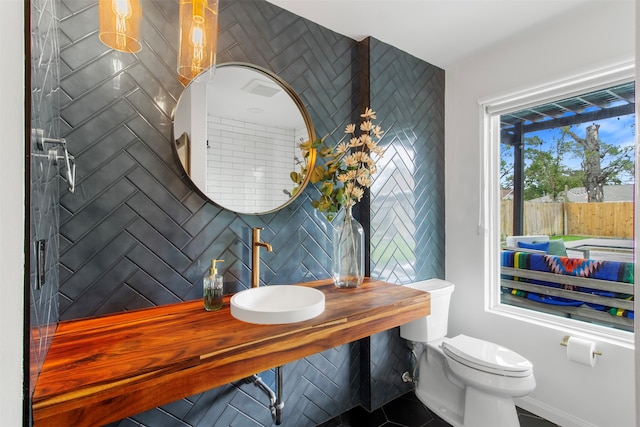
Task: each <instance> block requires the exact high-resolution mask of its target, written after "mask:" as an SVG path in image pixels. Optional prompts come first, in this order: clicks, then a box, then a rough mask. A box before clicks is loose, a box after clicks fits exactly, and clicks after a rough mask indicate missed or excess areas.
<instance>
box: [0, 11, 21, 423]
mask: <svg viewBox="0 0 640 427" xmlns="http://www.w3.org/2000/svg"><path fill="white" fill-rule="evenodd" d="M23 9H24V2H22V1H21V0H1V1H0V58H2V67H0V93H2V97H0V129H2V133H0V145H2V154H3V157H4V159H5V161H4V162H3V165H2V167H1V168H0V203H1V204H0V236H1V237H0V242H1V243H0V244H1V246H0V271H2V298H0V384H2V386H1V387H0V414H2V415H1V416H2V425H3V426H8V427H14V426H20V425H22V381H23V378H22V377H23V376H22V373H23V372H22V349H23V341H22V337H23V328H22V325H23V314H22V313H23V305H24V302H23V288H24V215H25V210H24V194H25V191H24V176H25V170H24V84H25V82H24V43H23V38H22V34H23V31H24V28H23V21H24V19H23Z"/></svg>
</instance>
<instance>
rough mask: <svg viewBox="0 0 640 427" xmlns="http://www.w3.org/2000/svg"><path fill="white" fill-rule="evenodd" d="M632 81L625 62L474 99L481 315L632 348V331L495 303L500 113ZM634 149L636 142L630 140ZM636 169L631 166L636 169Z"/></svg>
mask: <svg viewBox="0 0 640 427" xmlns="http://www.w3.org/2000/svg"><path fill="white" fill-rule="evenodd" d="M634 80H635V64H634V62H633V61H627V62H623V63H620V64H616V65H613V66H610V67H607V68H602V69H598V70H594V71H592V72H588V73H584V74H579V75H575V76H572V77H569V78H565V79H562V80H557V81H555V82H550V83H548V84H544V85H540V86H537V87H533V88H530V89H526V90H522V91H518V92H513V93H509V94H506V95H501V96H496V97H491V98H486V99H480V100H479V101H478V102H479V104H480V123H481V127H482V134H481V135H482V138H481V148H482V150H481V153H483V158H482V159H481V162H482V164H481V168H480V171H481V180H480V186H481V188H480V211H481V212H480V221H481V224H480V226H481V228H482V229H484V231H485V233H484V237H485V239H484V254H485V259H484V262H485V280H484V283H485V311H487V312H489V313H493V314H496V315H499V316H505V317H509V318H513V319H518V320H522V321H525V322H529V323H533V324H536V325H540V326H543V327H547V328H550V329H555V330H561V331H564V332H567V333H581V334H583V335H586V336H593V337H594V338H598V339H600V340H603V341H609V342H612V343H615V344H618V345H621V346H624V347H628V348H633V340H634V333H633V332H628V331H623V330H619V329H615V328H610V327H606V326H600V325H596V324H591V323H588V322H583V321H580V320H574V319H569V318H564V317H561V316H556V315H552V314H547V313H542V312H537V311H534V310H529V309H525V308H521V307H516V306H512V305H508V304H502V303H501V302H500V185H499V173H498V172H499V167H500V120H499V119H500V115H501V114H506V113H509V112H513V111H518V110H522V109H524V108H527V107H531V106H534V105H540V104H545V103H548V102H552V101H556V100H560V99H565V98H570V97H572V96H576V95H579V94H582V93H588V92H593V91H596V90H598V89H602V88H606V87H611V86H614V85H616V84H620V83H626V82H630V81H634ZM636 150H638V144H637V142H636ZM637 166H638V165H636V167H637ZM636 238H638V237H636Z"/></svg>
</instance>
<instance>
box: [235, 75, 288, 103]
mask: <svg viewBox="0 0 640 427" xmlns="http://www.w3.org/2000/svg"><path fill="white" fill-rule="evenodd" d="M242 90H244V91H246V92H249V93H252V94H254V95H258V96H264V97H265V98H271V97H272V96H275V95H277V94H278V93H280V91H281V90H282V89H280V87H278V86H276V85H273V84H271V83H269V82H265V81H264V80H258V79H253V80H251V81H250V82H249V83H247V84H246V85H245V86H244V87H243V88H242Z"/></svg>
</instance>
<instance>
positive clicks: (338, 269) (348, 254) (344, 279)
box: [331, 207, 364, 288]
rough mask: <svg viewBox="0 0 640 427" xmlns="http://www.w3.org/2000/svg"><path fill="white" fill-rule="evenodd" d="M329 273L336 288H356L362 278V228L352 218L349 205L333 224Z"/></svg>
mask: <svg viewBox="0 0 640 427" xmlns="http://www.w3.org/2000/svg"><path fill="white" fill-rule="evenodd" d="M332 243H333V258H332V262H331V274H332V276H333V283H334V284H335V285H336V286H337V287H338V288H357V287H359V286H360V285H361V284H362V280H363V279H364V229H363V228H362V225H361V224H360V223H359V222H358V221H356V220H355V219H354V218H353V215H352V213H351V207H349V208H347V209H346V211H345V214H344V218H343V219H342V220H339V221H338V222H337V223H336V224H334V228H333V242H332Z"/></svg>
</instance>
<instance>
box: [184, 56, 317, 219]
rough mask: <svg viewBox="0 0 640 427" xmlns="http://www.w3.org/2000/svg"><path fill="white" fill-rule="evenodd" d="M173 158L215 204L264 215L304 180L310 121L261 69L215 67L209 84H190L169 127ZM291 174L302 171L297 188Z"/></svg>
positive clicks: (309, 165)
mask: <svg viewBox="0 0 640 427" xmlns="http://www.w3.org/2000/svg"><path fill="white" fill-rule="evenodd" d="M173 134H174V138H175V146H174V148H175V150H174V151H175V153H176V154H177V157H178V159H179V160H180V163H181V165H182V167H183V168H184V170H185V172H186V173H187V175H188V176H189V177H190V178H191V181H193V183H194V184H195V186H196V187H197V188H198V189H199V190H200V192H201V193H202V194H203V195H205V196H206V197H208V198H209V199H210V200H211V201H213V202H214V203H216V204H217V205H219V206H221V207H223V208H226V209H229V210H231V211H234V212H238V213H244V214H265V213H269V212H273V211H276V210H278V209H281V208H282V207H284V206H286V205H288V204H289V203H291V202H292V201H293V200H294V199H295V198H296V197H297V196H298V195H299V194H300V193H301V192H302V189H303V188H304V186H305V185H306V184H307V182H308V181H309V174H308V173H306V174H304V172H305V171H310V170H312V169H313V163H314V161H315V153H314V152H313V150H311V152H310V151H309V150H307V151H306V152H303V151H302V150H301V149H300V144H301V143H304V142H307V141H313V140H314V139H315V134H314V130H313V125H312V123H311V118H310V117H309V113H308V112H307V110H306V108H305V107H304V105H303V104H302V101H301V100H300V97H298V95H297V94H296V93H295V92H294V91H293V89H292V88H291V87H290V86H289V85H288V84H287V83H286V82H284V81H283V80H282V79H280V78H279V77H278V76H276V75H274V74H273V73H271V72H269V71H267V70H264V69H262V68H260V67H257V66H254V65H250V64H241V63H228V64H221V65H218V66H216V70H215V74H214V77H213V78H212V79H211V80H210V81H208V82H196V81H193V82H191V83H190V84H189V86H187V88H186V89H185V91H184V92H183V94H182V95H181V96H180V100H179V101H178V105H177V106H176V112H175V116H174V122H173ZM291 172H298V173H300V172H303V174H302V175H301V177H300V178H299V179H298V183H296V182H294V181H293V180H292V178H291Z"/></svg>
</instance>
